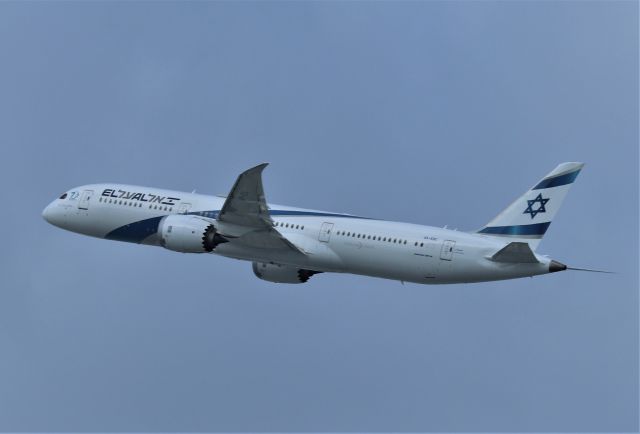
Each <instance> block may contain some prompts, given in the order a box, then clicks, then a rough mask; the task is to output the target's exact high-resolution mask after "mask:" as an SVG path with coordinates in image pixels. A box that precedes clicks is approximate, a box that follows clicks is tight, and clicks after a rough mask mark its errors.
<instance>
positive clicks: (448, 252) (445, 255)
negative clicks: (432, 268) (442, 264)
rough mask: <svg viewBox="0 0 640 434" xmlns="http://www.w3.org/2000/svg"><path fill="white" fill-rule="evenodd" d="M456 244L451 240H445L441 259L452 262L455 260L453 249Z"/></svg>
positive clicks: (441, 250)
mask: <svg viewBox="0 0 640 434" xmlns="http://www.w3.org/2000/svg"><path fill="white" fill-rule="evenodd" d="M455 245H456V242H455V241H451V240H445V241H443V243H442V249H440V259H442V260H443V261H451V260H452V259H453V248H454V247H455Z"/></svg>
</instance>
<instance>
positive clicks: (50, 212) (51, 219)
mask: <svg viewBox="0 0 640 434" xmlns="http://www.w3.org/2000/svg"><path fill="white" fill-rule="evenodd" d="M63 214H64V213H63V211H62V209H60V205H59V204H58V203H57V201H55V200H54V201H53V202H51V203H50V204H49V205H47V207H46V208H45V209H43V210H42V218H43V219H45V220H46V221H47V222H48V223H51V224H52V225H54V226H58V227H61V225H62V223H63V220H64V218H63V217H64V216H63Z"/></svg>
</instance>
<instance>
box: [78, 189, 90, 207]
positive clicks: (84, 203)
mask: <svg viewBox="0 0 640 434" xmlns="http://www.w3.org/2000/svg"><path fill="white" fill-rule="evenodd" d="M91 196H93V190H85V191H83V192H82V196H80V201H79V202H78V209H83V210H88V209H89V201H90V200H91Z"/></svg>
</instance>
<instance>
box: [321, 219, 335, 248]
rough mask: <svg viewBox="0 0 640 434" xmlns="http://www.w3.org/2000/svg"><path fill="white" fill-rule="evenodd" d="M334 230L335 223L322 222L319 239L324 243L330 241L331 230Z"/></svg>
mask: <svg viewBox="0 0 640 434" xmlns="http://www.w3.org/2000/svg"><path fill="white" fill-rule="evenodd" d="M332 230H333V223H327V222H325V223H322V226H321V227H320V234H319V235H318V240H319V241H322V242H323V243H328V242H329V239H331V231H332Z"/></svg>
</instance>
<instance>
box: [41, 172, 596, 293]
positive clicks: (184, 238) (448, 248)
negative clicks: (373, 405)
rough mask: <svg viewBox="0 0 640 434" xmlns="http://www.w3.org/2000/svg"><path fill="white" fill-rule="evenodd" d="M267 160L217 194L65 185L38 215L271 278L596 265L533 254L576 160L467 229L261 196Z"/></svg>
mask: <svg viewBox="0 0 640 434" xmlns="http://www.w3.org/2000/svg"><path fill="white" fill-rule="evenodd" d="M267 164H268V163H263V164H260V165H257V166H255V167H253V168H251V169H248V170H246V171H245V172H243V173H242V174H240V176H238V178H237V180H236V182H235V184H234V185H233V187H232V188H231V191H230V192H229V194H228V196H226V197H225V196H206V195H202V194H196V193H185V192H179V191H172V190H162V189H157V188H148V187H140V186H134V185H122V184H90V185H83V186H80V187H76V188H73V189H71V190H69V191H66V192H65V193H63V194H62V195H61V196H60V197H58V198H57V199H55V200H53V201H52V202H51V203H50V204H49V205H48V206H47V207H46V208H45V209H44V211H43V213H42V215H43V217H44V219H45V220H46V221H47V222H49V223H51V224H52V225H54V226H57V227H59V228H62V229H66V230H68V231H72V232H77V233H79V234H83V235H89V236H92V237H98V238H104V239H107V240H117V241H127V242H131V243H138V244H145V245H152V246H161V247H164V248H165V249H168V250H171V251H175V252H182V253H215V254H218V255H221V256H225V257H229V258H234V259H239V260H244V261H250V262H252V263H253V264H252V268H253V272H254V274H255V275H256V276H257V277H259V278H260V279H263V280H266V281H269V282H275V283H304V282H307V281H308V280H309V278H310V277H312V276H313V275H315V274H318V273H351V274H358V275H364V276H372V277H378V278H385V279H393V280H398V281H401V282H403V283H404V282H415V283H421V284H448V283H471V282H485V281H494V280H505V279H514V278H521V277H532V276H537V275H542V274H548V273H555V272H558V271H564V270H567V269H574V270H582V271H599V270H588V269H581V268H572V267H567V266H566V265H565V264H563V263H561V262H559V261H556V260H554V259H550V258H549V257H548V256H545V255H540V254H538V253H536V248H537V247H538V244H539V243H540V241H541V240H542V237H543V236H544V234H545V233H546V232H547V230H548V229H549V225H550V224H551V221H552V220H553V218H554V216H555V215H556V213H557V212H558V210H559V209H560V205H562V202H563V200H564V198H565V196H566V194H567V192H568V191H569V188H570V187H571V185H572V184H573V182H574V181H575V179H576V177H577V176H578V174H579V173H580V171H581V169H582V167H583V166H584V164H583V163H573V162H569V163H562V164H560V165H558V166H557V167H556V168H555V169H553V170H552V171H551V172H550V173H549V174H548V175H546V176H545V177H544V178H542V180H540V181H539V182H537V183H536V184H535V185H534V186H533V187H532V188H531V189H529V190H528V191H527V192H526V193H524V194H523V195H522V196H520V197H519V198H518V199H516V200H515V201H514V202H513V203H512V204H511V205H509V206H508V207H507V208H505V209H504V210H503V211H502V212H501V213H499V214H498V215H497V216H496V217H495V218H494V219H493V220H491V221H490V222H489V223H487V224H486V225H485V226H483V227H482V228H480V229H478V230H476V231H472V232H463V231H457V230H450V229H446V227H445V228H437V227H432V226H422V225H417V224H410V223H400V222H391V221H385V220H378V219H375V218H368V217H361V216H356V215H351V214H343V213H333V212H325V211H317V210H310V209H303V208H295V207H289V206H281V205H275V204H268V203H267V202H266V200H265V194H264V189H263V184H262V172H263V170H264V168H265V167H266V166H267Z"/></svg>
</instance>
